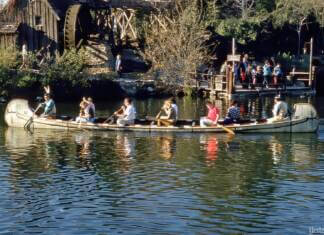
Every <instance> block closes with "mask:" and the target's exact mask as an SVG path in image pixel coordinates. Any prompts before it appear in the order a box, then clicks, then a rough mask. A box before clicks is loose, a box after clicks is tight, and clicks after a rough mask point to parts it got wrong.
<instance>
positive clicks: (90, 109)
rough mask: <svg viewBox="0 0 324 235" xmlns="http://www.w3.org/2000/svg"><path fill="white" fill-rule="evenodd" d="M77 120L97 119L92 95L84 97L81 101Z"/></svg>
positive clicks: (90, 120) (79, 121) (88, 120)
mask: <svg viewBox="0 0 324 235" xmlns="http://www.w3.org/2000/svg"><path fill="white" fill-rule="evenodd" d="M75 121H76V122H78V123H81V122H94V121H95V106H94V104H93V101H92V98H91V97H88V98H85V97H83V99H82V101H81V103H80V114H79V116H78V117H77V118H76V120H75Z"/></svg>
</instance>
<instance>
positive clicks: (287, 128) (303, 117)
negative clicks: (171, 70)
mask: <svg viewBox="0 0 324 235" xmlns="http://www.w3.org/2000/svg"><path fill="white" fill-rule="evenodd" d="M32 114H33V113H32V111H31V109H30V107H29V106H28V102H27V100H22V99H15V100H12V101H11V102H9V104H8V105H7V108H6V112H5V120H6V123H7V124H8V126H12V127H24V126H26V123H27V124H28V126H29V127H30V128H47V129H80V128H82V129H88V130H104V131H145V132H188V133H190V132H224V130H223V129H222V128H220V127H199V126H197V122H195V123H196V124H195V125H193V121H190V120H182V121H179V125H177V126H175V127H157V126H154V125H151V124H150V122H149V121H146V120H138V122H137V123H136V124H135V125H131V126H125V127H121V126H117V125H111V124H107V123H103V120H104V119H98V122H97V123H82V124H79V123H76V122H75V121H70V120H64V118H61V119H60V118H58V119H45V118H37V117H34V118H33V119H32V118H31V117H32ZM318 124H319V120H318V118H317V113H316V110H315V109H314V107H313V106H312V105H310V104H296V105H295V113H294V115H293V117H292V119H291V120H290V119H287V120H283V121H280V122H274V123H267V122H266V123H257V122H250V123H246V124H234V125H228V126H227V127H228V128H230V129H232V130H234V131H235V132H315V131H316V130H317V129H318Z"/></svg>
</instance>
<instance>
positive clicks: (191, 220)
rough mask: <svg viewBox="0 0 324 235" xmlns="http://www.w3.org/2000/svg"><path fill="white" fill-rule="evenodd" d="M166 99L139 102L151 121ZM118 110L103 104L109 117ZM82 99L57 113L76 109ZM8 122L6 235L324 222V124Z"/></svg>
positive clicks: (185, 106) (193, 104) (1, 131)
mask: <svg viewBox="0 0 324 235" xmlns="http://www.w3.org/2000/svg"><path fill="white" fill-rule="evenodd" d="M305 99H306V98H305ZM305 101H307V99H306V100H305ZM289 102H290V103H291V104H293V103H294V102H296V99H291V100H290V101H289ZM311 102H313V103H314V104H320V103H321V101H320V100H311ZM161 103H162V100H146V101H137V102H136V106H137V109H138V111H139V113H141V114H142V115H143V116H145V115H152V114H154V113H155V112H156V111H157V110H159V105H161ZM178 103H179V106H180V111H181V116H182V117H183V118H196V117H198V116H199V114H200V113H201V112H202V111H203V108H201V104H202V101H201V100H190V99H185V100H181V101H179V102H178ZM118 105H119V103H116V102H115V103H114V102H112V103H105V104H98V105H97V110H98V112H99V113H101V114H105V115H108V114H110V113H111V112H112V110H113V109H114V108H116V107H118ZM271 105H272V101H271V100H270V99H264V100H263V101H262V102H261V101H257V100H253V99H251V100H247V101H245V102H244V105H242V107H243V108H242V109H245V110H248V113H247V114H246V116H251V117H258V116H262V115H268V114H269V112H270V107H271ZM76 106H77V105H75V104H65V105H63V104H58V109H59V110H61V111H62V113H69V114H76V113H77V107H76ZM317 106H318V107H319V108H320V106H319V105H317ZM197 107H198V108H197ZM147 108H150V110H151V111H148V112H146V110H147ZM2 112H3V111H2ZM1 116H3V115H2V114H1ZM1 123H2V124H1V126H0V188H1V190H0V233H2V234H219V233H223V234H242V233H274V234H308V233H309V231H310V229H312V228H314V229H316V228H323V227H324V220H323V217H322V214H323V212H322V211H323V208H324V196H323V195H324V131H323V132H320V133H318V134H294V135H290V134H273V135H272V134H271V135H270V134H267V135H265V134H258V135H256V134H255V135H254V134H248V135H247V134H244V135H236V136H235V137H231V136H228V135H226V134H202V135H199V134H194V135H192V134H188V135H187V134H148V133H118V132H109V133H108V132H89V131H74V132H67V131H53V130H35V132H34V134H30V133H27V132H25V131H24V130H21V129H13V128H7V127H5V126H4V124H3V121H2V120H1Z"/></svg>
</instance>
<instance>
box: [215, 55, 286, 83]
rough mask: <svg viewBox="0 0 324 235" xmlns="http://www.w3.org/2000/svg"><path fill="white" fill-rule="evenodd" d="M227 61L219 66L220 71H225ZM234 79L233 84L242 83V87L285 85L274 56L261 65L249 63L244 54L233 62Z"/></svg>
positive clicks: (281, 71)
mask: <svg viewBox="0 0 324 235" xmlns="http://www.w3.org/2000/svg"><path fill="white" fill-rule="evenodd" d="M228 66H229V65H228V62H225V63H224V64H223V65H222V67H221V71H220V72H221V73H222V74H225V73H226V68H227V67H228ZM233 71H234V80H235V84H242V87H243V88H250V89H254V88H255V87H257V86H259V87H266V88H269V87H271V86H273V87H279V86H281V87H285V86H286V82H285V79H284V74H283V70H282V67H281V64H280V63H278V62H275V59H274V58H271V59H269V60H265V62H264V64H263V65H257V64H256V63H255V62H253V63H251V62H250V60H249V56H248V55H247V54H245V55H244V56H243V57H242V58H241V60H240V62H235V63H234V69H233Z"/></svg>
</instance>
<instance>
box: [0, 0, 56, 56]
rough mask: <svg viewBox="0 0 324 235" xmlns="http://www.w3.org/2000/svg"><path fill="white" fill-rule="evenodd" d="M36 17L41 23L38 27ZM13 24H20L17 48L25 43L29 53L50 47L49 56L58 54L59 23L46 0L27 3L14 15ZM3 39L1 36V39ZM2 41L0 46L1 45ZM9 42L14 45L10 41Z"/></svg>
mask: <svg viewBox="0 0 324 235" xmlns="http://www.w3.org/2000/svg"><path fill="white" fill-rule="evenodd" d="M37 17H39V20H38V21H40V23H41V24H39V25H36V23H39V22H36V18H37ZM15 22H18V23H21V27H20V36H19V42H18V47H21V46H22V44H23V41H26V42H27V47H28V50H29V51H33V52H37V51H39V50H40V49H41V48H42V47H45V48H46V47H47V46H48V45H51V46H50V52H51V54H52V55H55V54H57V53H58V48H59V46H58V43H59V32H58V30H59V29H58V24H59V21H58V19H57V18H56V15H55V14H54V12H53V9H51V6H50V5H49V4H48V2H47V0H34V1H29V2H28V4H27V5H26V7H25V8H24V9H23V10H21V11H20V12H18V13H17V14H16V16H15ZM3 37H4V36H1V38H3ZM2 40H4V39H2ZM2 40H1V41H0V46H1V45H2V43H3V41H2ZM11 42H12V43H14V41H12V40H11ZM16 43H17V42H16Z"/></svg>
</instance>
